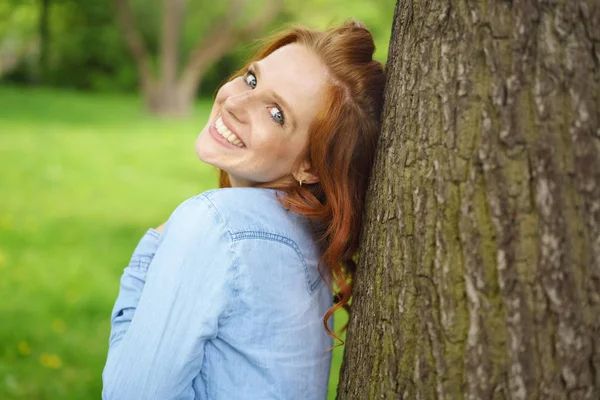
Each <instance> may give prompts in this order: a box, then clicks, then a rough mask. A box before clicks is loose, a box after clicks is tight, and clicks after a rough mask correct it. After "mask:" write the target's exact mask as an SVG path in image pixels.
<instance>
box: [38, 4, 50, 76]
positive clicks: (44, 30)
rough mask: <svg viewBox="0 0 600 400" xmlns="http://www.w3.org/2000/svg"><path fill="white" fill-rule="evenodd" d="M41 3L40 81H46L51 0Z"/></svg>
mask: <svg viewBox="0 0 600 400" xmlns="http://www.w3.org/2000/svg"><path fill="white" fill-rule="evenodd" d="M39 1H40V8H41V10H40V20H39V30H40V62H39V77H38V78H39V80H40V81H42V82H43V81H44V80H45V78H46V75H47V73H48V51H49V43H50V30H49V28H48V25H49V14H50V0H39Z"/></svg>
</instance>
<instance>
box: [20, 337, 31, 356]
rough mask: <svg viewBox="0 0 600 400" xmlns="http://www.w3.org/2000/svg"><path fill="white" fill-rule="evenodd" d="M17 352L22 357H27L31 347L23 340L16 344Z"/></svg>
mask: <svg viewBox="0 0 600 400" xmlns="http://www.w3.org/2000/svg"><path fill="white" fill-rule="evenodd" d="M17 351H18V352H19V354H20V355H22V356H28V355H30V354H31V347H29V343H27V342H26V341H25V340H21V341H20V342H19V343H18V344H17Z"/></svg>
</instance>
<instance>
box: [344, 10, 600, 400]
mask: <svg viewBox="0 0 600 400" xmlns="http://www.w3.org/2000/svg"><path fill="white" fill-rule="evenodd" d="M599 44H600V2H599V1H597V0H580V1H543V0H526V1H525V0H515V1H491V2H489V1H467V2H465V1H462V0H430V1H416V0H399V1H398V4H397V6H396V16H395V21H394V28H393V34H392V40H391V43H390V51H389V62H388V68H387V71H388V81H387V87H386V99H385V106H384V111H383V114H384V115H383V119H382V120H383V121H384V122H383V128H382V136H381V140H380V141H379V149H378V156H377V161H376V163H375V166H374V173H373V178H372V180H371V183H370V195H369V200H368V201H367V210H366V217H365V229H364V232H363V233H362V236H361V237H362V243H361V248H360V252H361V253H360V260H359V263H358V267H357V268H356V271H357V272H356V276H355V277H354V282H355V292H354V298H353V303H352V313H351V316H350V323H349V325H348V332H347V343H346V348H345V356H344V365H343V367H342V374H341V384H340V386H339V390H338V398H339V399H380V398H381V399H383V398H385V399H400V398H402V399H440V400H441V399H463V398H464V399H590V400H591V399H600V53H599V49H600V47H599Z"/></svg>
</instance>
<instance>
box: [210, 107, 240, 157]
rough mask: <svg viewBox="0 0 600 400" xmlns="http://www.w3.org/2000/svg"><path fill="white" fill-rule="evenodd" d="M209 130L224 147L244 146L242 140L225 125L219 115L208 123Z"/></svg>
mask: <svg viewBox="0 0 600 400" xmlns="http://www.w3.org/2000/svg"><path fill="white" fill-rule="evenodd" d="M209 132H210V134H211V136H212V137H213V138H214V139H215V140H216V141H217V142H219V143H221V144H222V145H224V146H226V147H229V148H232V147H235V148H240V149H242V148H243V149H245V148H246V145H245V144H244V142H242V140H241V139H240V138H239V137H238V136H237V135H236V134H235V133H233V132H232V131H231V130H230V129H229V128H228V127H227V126H226V125H225V123H224V122H223V118H222V116H221V115H219V117H218V118H217V119H216V120H215V122H214V123H213V124H211V125H210V128H209Z"/></svg>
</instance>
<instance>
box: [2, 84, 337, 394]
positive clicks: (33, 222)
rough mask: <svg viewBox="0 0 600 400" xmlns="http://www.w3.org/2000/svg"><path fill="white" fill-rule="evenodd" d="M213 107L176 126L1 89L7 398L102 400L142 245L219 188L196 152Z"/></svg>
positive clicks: (91, 98) (98, 102)
mask: <svg viewBox="0 0 600 400" xmlns="http://www.w3.org/2000/svg"><path fill="white" fill-rule="evenodd" d="M210 107H211V102H210V101H209V100H204V101H200V102H199V103H198V105H197V112H196V115H195V116H194V117H193V118H190V119H187V120H184V121H169V120H161V119H157V118H152V117H150V116H148V115H146V114H145V113H144V112H143V111H142V109H143V108H142V104H141V102H140V101H139V100H138V99H137V98H135V97H129V96H123V95H118V96H117V95H88V94H81V93H73V92H65V91H55V90H43V89H23V88H15V87H0V293H1V294H2V299H3V300H2V301H1V302H0V398H1V399H28V400H29V399H78V400H79V399H98V398H99V397H100V391H101V387H102V381H101V371H102V368H103V366H104V362H105V359H106V351H107V340H108V333H109V329H110V325H109V320H108V318H109V314H110V310H111V308H112V305H113V302H114V299H115V297H116V295H117V290H118V282H119V276H120V274H121V272H122V269H123V267H124V266H125V264H126V263H127V262H128V260H129V257H130V255H131V252H132V251H133V248H134V246H135V245H136V243H137V241H138V240H139V238H140V237H141V235H142V234H143V232H144V231H145V230H146V229H147V228H148V227H150V226H156V225H159V224H160V223H162V222H164V220H166V219H167V218H168V216H169V215H170V213H171V212H172V211H173V209H174V208H175V207H176V206H177V205H178V204H179V203H181V201H183V200H185V199H187V198H189V197H191V196H193V195H195V194H197V193H200V192H203V191H205V190H207V189H211V188H214V187H216V185H217V179H216V178H217V175H216V172H215V170H214V168H212V167H210V166H208V165H205V164H203V163H201V162H200V161H199V160H198V159H197V157H196V155H195V153H194V150H193V143H194V140H195V138H196V135H197V134H198V132H199V130H200V129H201V128H202V127H203V126H204V123H205V121H206V117H207V115H208V113H209V111H210ZM343 323H345V316H344V315H341V316H336V324H337V326H338V327H339V326H340V325H341V324H343ZM342 351H343V348H341V347H339V348H336V349H335V350H334V361H333V365H332V377H331V380H330V396H329V397H330V398H334V397H335V388H336V386H337V377H338V371H339V366H340V363H341V355H342Z"/></svg>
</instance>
